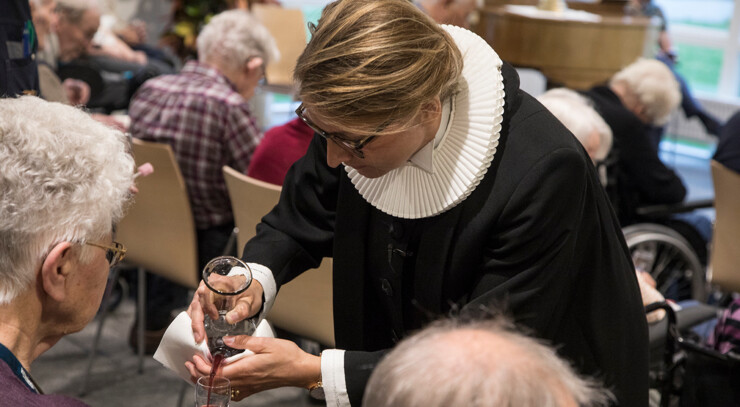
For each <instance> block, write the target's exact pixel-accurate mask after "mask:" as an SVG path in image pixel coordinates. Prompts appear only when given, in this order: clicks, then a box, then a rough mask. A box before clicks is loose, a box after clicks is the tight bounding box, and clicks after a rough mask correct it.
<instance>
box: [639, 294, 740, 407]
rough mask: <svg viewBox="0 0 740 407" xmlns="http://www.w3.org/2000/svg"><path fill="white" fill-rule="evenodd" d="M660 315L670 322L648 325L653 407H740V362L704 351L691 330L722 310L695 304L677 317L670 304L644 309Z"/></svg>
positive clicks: (708, 350) (663, 303)
mask: <svg viewBox="0 0 740 407" xmlns="http://www.w3.org/2000/svg"><path fill="white" fill-rule="evenodd" d="M658 309H662V310H664V311H665V312H666V317H665V318H663V320H661V321H660V322H658V323H656V324H651V325H650V352H651V360H650V363H651V368H650V380H651V385H650V388H651V389H654V390H655V391H657V393H658V394H659V397H657V400H656V398H654V397H652V395H651V404H650V405H651V406H660V407H693V406H712V407H735V406H738V405H740V386H737V383H739V382H740V356H738V355H737V354H734V353H726V354H724V353H720V352H718V351H716V350H714V349H710V348H708V347H706V346H705V345H703V344H702V343H701V342H702V341H701V339H700V338H698V337H697V335H696V334H695V333H694V332H692V328H693V327H695V326H697V325H699V324H702V323H704V322H706V321H709V320H712V319H714V318H716V317H717V316H718V315H719V312H720V311H719V309H717V308H715V307H712V306H707V305H705V304H701V303H696V304H694V305H692V306H688V307H684V308H683V309H681V310H679V311H675V310H674V309H673V308H672V307H671V306H670V305H669V304H668V303H666V302H659V303H654V304H650V305H648V306H647V307H645V311H646V313H649V312H652V311H655V310H658Z"/></svg>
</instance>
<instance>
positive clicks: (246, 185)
mask: <svg viewBox="0 0 740 407" xmlns="http://www.w3.org/2000/svg"><path fill="white" fill-rule="evenodd" d="M223 172H224V179H225V180H226V188H227V189H228V190H229V197H230V198H231V206H232V210H233V212H234V223H235V224H236V227H237V228H238V229H239V235H238V237H237V242H238V244H239V247H240V249H239V251H240V252H241V250H242V249H243V248H244V245H245V244H246V242H247V241H248V240H249V239H251V238H252V237H253V236H254V235H255V234H256V233H257V229H256V228H257V224H258V223H259V222H260V221H261V220H262V217H263V216H265V215H266V214H267V213H268V212H269V211H271V210H272V208H273V207H274V206H275V205H276V204H277V203H278V201H279V200H280V190H281V187H280V186H278V185H273V184H270V183H267V182H263V181H260V180H257V179H254V178H252V177H249V176H246V175H244V174H242V173H240V172H238V171H236V170H234V169H233V168H230V167H227V166H224V167H223ZM332 266H333V261H332V259H330V258H325V259H324V260H323V261H322V262H321V265H320V266H319V267H318V268H317V269H313V270H308V271H306V272H304V273H303V274H301V275H300V276H298V277H296V278H295V279H293V280H292V281H291V282H289V283H287V284H285V285H283V286H282V287H280V293H279V294H278V296H277V298H276V300H275V304H274V305H273V307H272V309H271V310H270V313H269V314H268V319H269V320H270V322H272V323H273V324H274V325H275V326H277V327H280V328H282V329H285V330H287V331H290V332H292V333H294V334H297V335H300V336H303V337H305V338H309V339H312V340H315V341H317V342H319V343H321V344H323V345H327V346H334V309H333V301H332Z"/></svg>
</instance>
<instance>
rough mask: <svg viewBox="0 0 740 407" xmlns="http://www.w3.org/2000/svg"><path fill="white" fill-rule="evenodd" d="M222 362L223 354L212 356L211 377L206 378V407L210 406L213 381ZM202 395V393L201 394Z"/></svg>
mask: <svg viewBox="0 0 740 407" xmlns="http://www.w3.org/2000/svg"><path fill="white" fill-rule="evenodd" d="M223 361H224V354H223V353H217V354H215V355H213V365H211V375H210V376H209V377H208V398H207V399H206V405H207V406H210V405H211V390H213V379H215V378H216V373H217V372H218V368H219V367H221V362H223ZM201 394H202V393H201Z"/></svg>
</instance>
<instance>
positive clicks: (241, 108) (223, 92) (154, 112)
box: [129, 61, 262, 229]
mask: <svg viewBox="0 0 740 407" xmlns="http://www.w3.org/2000/svg"><path fill="white" fill-rule="evenodd" d="M129 115H130V116H131V127H130V131H131V134H132V135H133V136H134V137H136V138H140V139H142V140H147V141H155V142H158V143H166V144H169V145H171V146H172V149H173V150H174V152H175V158H176V159H177V162H178V163H179V164H180V170H181V171H182V175H183V177H184V178H185V183H186V184H187V188H188V195H189V197H190V205H191V207H192V209H193V216H194V219H195V225H196V227H197V228H198V229H206V228H209V227H213V226H218V225H223V224H226V223H228V222H230V221H232V220H233V215H232V212H231V204H230V202H229V195H228V192H227V191H226V184H225V182H224V178H223V175H222V172H221V167H222V166H224V165H228V166H230V167H232V168H234V169H236V170H237V171H241V172H243V173H246V171H247V168H249V161H250V160H251V158H252V153H253V152H254V150H255V148H256V147H257V144H258V143H259V141H260V138H261V137H262V134H261V133H260V131H259V129H258V128H257V125H256V123H255V121H254V118H253V117H252V114H251V112H250V110H249V107H248V105H247V101H246V100H245V99H244V98H243V97H242V96H241V95H240V94H239V93H237V91H236V90H235V89H234V86H233V85H232V84H231V83H230V82H229V81H228V80H227V79H226V77H224V76H223V75H222V74H221V73H220V72H219V71H218V70H216V69H214V68H212V67H210V66H208V65H205V64H202V63H199V62H196V61H190V62H188V63H187V64H186V65H185V66H184V67H183V69H182V71H181V72H180V73H179V74H177V75H166V76H159V77H156V78H153V79H150V80H148V81H147V82H146V83H144V85H143V86H142V87H141V88H140V89H139V90H138V91H137V92H136V94H135V95H134V97H133V99H132V100H131V104H130V106H129ZM154 170H155V171H156V170H157V169H156V168H155V169H154Z"/></svg>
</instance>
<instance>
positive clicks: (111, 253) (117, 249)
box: [85, 242, 126, 267]
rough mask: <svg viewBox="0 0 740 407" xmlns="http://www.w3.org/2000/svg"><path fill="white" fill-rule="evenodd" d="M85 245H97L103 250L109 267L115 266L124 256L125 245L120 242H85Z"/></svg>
mask: <svg viewBox="0 0 740 407" xmlns="http://www.w3.org/2000/svg"><path fill="white" fill-rule="evenodd" d="M85 244H86V245H89V246H95V247H99V248H101V249H103V250H105V258H106V259H107V260H108V264H109V265H110V267H113V266H115V265H116V264H118V263H119V262H120V261H121V260H123V259H124V258H125V257H126V246H124V245H123V244H122V243H118V242H113V243H111V245H105V244H99V243H90V242H85Z"/></svg>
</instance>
